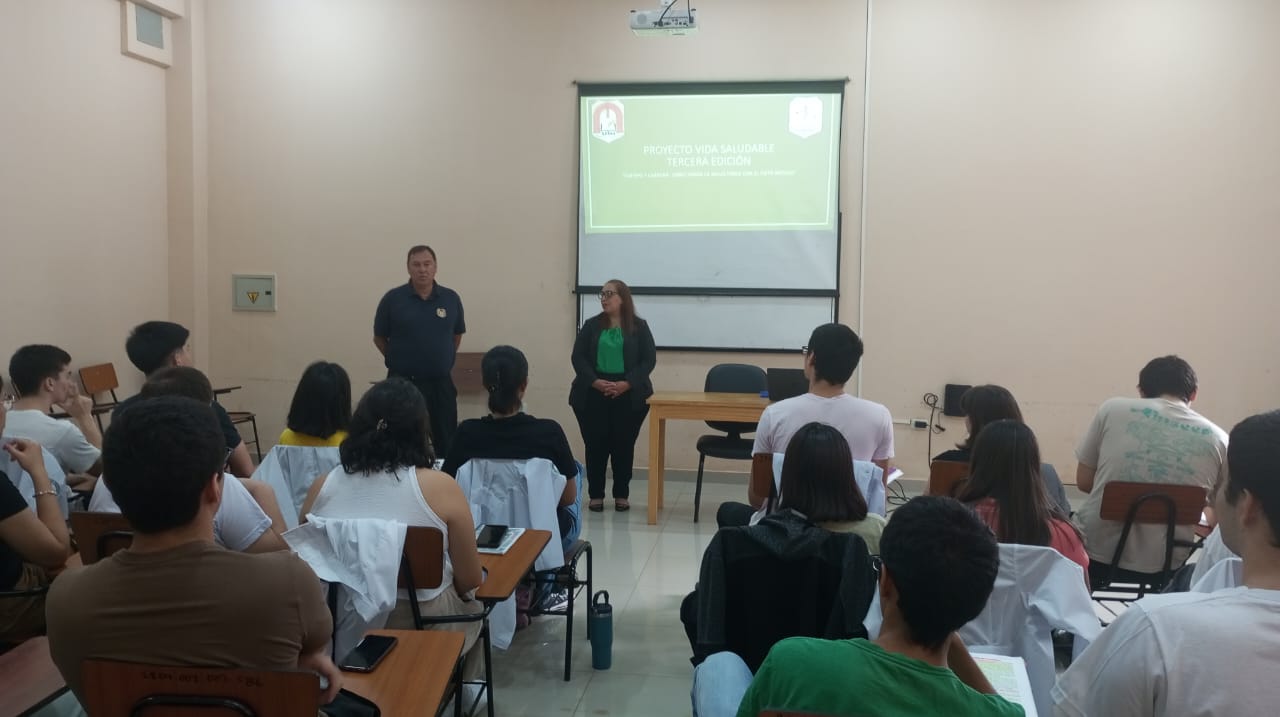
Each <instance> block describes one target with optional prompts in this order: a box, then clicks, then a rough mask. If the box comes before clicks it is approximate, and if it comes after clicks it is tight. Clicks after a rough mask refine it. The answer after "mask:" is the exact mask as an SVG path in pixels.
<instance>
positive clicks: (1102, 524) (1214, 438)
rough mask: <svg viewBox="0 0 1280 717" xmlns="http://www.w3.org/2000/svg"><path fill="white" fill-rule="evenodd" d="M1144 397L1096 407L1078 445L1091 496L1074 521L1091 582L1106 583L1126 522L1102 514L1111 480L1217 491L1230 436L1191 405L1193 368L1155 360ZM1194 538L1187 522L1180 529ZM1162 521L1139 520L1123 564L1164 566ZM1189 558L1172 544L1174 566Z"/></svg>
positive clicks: (1084, 487)
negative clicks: (1143, 522) (1086, 554)
mask: <svg viewBox="0 0 1280 717" xmlns="http://www.w3.org/2000/svg"><path fill="white" fill-rule="evenodd" d="M1138 392H1139V393H1140V394H1141V396H1142V397H1141V398H1112V399H1109V400H1107V401H1106V402H1104V403H1103V404H1102V406H1100V407H1099V408H1098V413H1097V415H1096V416H1094V418H1093V422H1092V423H1091V424H1090V425H1089V430H1088V431H1087V432H1086V433H1085V435H1084V437H1083V438H1081V439H1080V445H1079V446H1078V447H1077V448H1076V459H1077V460H1078V461H1079V465H1078V467H1077V468H1076V486H1077V487H1078V488H1079V489H1080V490H1081V491H1084V492H1085V493H1088V494H1089V497H1088V498H1086V499H1085V501H1084V503H1083V504H1082V505H1081V506H1080V508H1079V510H1077V511H1076V514H1075V516H1074V520H1075V523H1076V525H1077V526H1078V527H1079V528H1080V532H1081V533H1083V534H1084V539H1085V547H1086V548H1087V549H1088V551H1089V561H1090V562H1089V580H1090V583H1091V584H1092V585H1094V586H1095V587H1097V586H1101V585H1105V584H1106V583H1107V576H1108V574H1109V573H1110V567H1111V566H1110V564H1111V562H1112V560H1114V559H1115V549H1116V545H1117V543H1119V541H1120V531H1121V529H1122V528H1123V523H1122V522H1120V521H1115V520H1102V518H1101V517H1100V516H1099V512H1100V510H1101V507H1102V494H1103V492H1104V489H1105V487H1106V485H1107V483H1110V482H1111V481H1129V482H1139V483H1176V484H1179V485H1196V486H1201V487H1203V488H1204V489H1205V490H1212V489H1213V486H1214V485H1215V484H1217V483H1218V481H1219V480H1220V479H1221V477H1222V473H1223V471H1224V470H1225V468H1226V462H1227V434H1226V432H1225V431H1223V430H1222V429H1221V428H1219V427H1217V426H1216V425H1214V424H1213V422H1212V421H1210V420H1209V419H1207V418H1205V417H1204V416H1201V415H1200V414H1198V413H1196V412H1195V411H1193V410H1191V406H1190V403H1191V402H1192V401H1194V400H1195V398H1196V373H1195V371H1193V370H1192V368H1191V366H1190V364H1188V363H1187V362H1186V361H1184V360H1182V359H1181V358H1178V357H1177V356H1162V357H1160V358H1156V359H1152V360H1151V361H1150V362H1148V363H1147V365H1146V366H1145V367H1143V369H1142V371H1141V373H1139V374H1138ZM1175 537H1176V538H1178V539H1180V540H1185V541H1191V540H1193V539H1194V537H1193V536H1192V534H1191V529H1190V528H1180V529H1179V530H1178V532H1177V533H1176V534H1175ZM1164 550H1165V527H1164V526H1163V525H1135V526H1133V529H1132V530H1131V531H1130V532H1129V538H1128V541H1127V542H1126V543H1125V550H1124V554H1123V555H1122V556H1121V557H1120V564H1119V566H1118V567H1120V568H1121V569H1124V570H1135V571H1138V572H1143V573H1150V572H1156V571H1158V570H1160V569H1161V568H1162V567H1163V564H1164ZM1185 559H1186V550H1185V549H1177V548H1175V549H1174V555H1173V564H1174V565H1175V566H1176V565H1179V564H1180V563H1181V562H1182V561H1183V560H1185Z"/></svg>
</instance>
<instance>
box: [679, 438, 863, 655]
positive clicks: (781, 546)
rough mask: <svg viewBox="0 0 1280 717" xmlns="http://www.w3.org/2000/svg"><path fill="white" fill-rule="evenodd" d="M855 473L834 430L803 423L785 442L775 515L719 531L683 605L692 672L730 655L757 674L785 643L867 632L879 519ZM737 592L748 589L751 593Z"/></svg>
mask: <svg viewBox="0 0 1280 717" xmlns="http://www.w3.org/2000/svg"><path fill="white" fill-rule="evenodd" d="M852 470H853V459H851V458H850V457H849V445H848V442H847V441H845V439H844V436H842V435H841V434H840V432H839V431H837V430H836V429H835V428H833V427H831V426H828V425H825V424H822V423H809V424H806V425H805V426H803V427H801V428H800V430H798V431H796V433H795V435H794V436H792V437H791V442H790V443H788V444H787V450H786V453H785V454H784V456H783V464H782V477H781V480H782V489H781V495H780V497H779V499H778V500H779V503H778V508H777V509H776V510H774V511H773V512H771V513H769V514H768V515H767V516H765V517H764V518H762V519H761V520H760V521H759V522H758V523H756V524H755V525H751V526H739V527H734V528H726V529H722V530H720V531H719V532H718V533H716V535H715V536H714V537H713V538H712V540H711V543H710V544H709V545H708V546H707V549H706V551H705V552H704V553H703V556H702V567H701V570H700V572H699V577H698V585H697V587H696V588H695V589H694V591H693V592H692V593H690V594H689V595H688V596H687V597H685V599H684V601H683V602H682V603H681V605H680V620H681V622H682V623H684V627H685V633H686V634H687V635H688V637H689V642H690V644H691V646H692V648H693V653H694V656H693V662H694V664H698V663H699V662H701V661H702V660H703V659H704V658H705V657H706V656H708V655H711V654H714V653H715V652H718V651H722V650H731V651H733V652H735V653H737V654H738V655H739V656H741V657H742V659H743V660H744V661H745V662H746V664H747V665H748V666H749V667H751V668H754V667H757V666H758V665H759V664H760V662H761V661H763V660H764V657H765V655H766V654H767V653H768V651H769V648H770V647H772V646H773V645H774V643H776V642H777V641H778V640H779V639H781V638H783V637H793V636H796V635H809V636H820V637H821V636H825V637H851V636H854V635H865V634H866V632H865V630H864V629H863V627H862V617H863V616H864V615H866V613H867V608H868V607H869V605H870V604H871V600H872V597H873V594H874V593H873V589H872V588H873V585H872V583H873V582H874V578H873V577H872V576H873V575H874V569H873V568H872V567H871V556H870V554H869V552H870V545H869V544H870V543H874V544H875V546H876V551H877V552H878V550H879V544H880V531H881V529H882V528H883V526H884V519H883V518H881V517H880V516H878V515H875V514H868V513H867V504H866V501H865V500H863V498H862V495H861V494H860V493H859V492H858V487H857V485H856V484H854V482H853V481H851V480H849V476H850V475H851V473H852ZM766 573H767V574H766ZM784 575H785V577H783V576H784ZM744 576H745V577H744ZM770 576H772V578H773V579H769V577H770ZM735 585H737V586H739V588H740V587H742V586H743V585H747V586H750V587H751V589H750V595H747V596H743V595H740V594H738V593H739V592H740V590H739V589H736V588H735V587H734V586H735ZM846 618H847V619H846ZM744 622H750V625H749V626H747V625H744V624H743V623H744ZM850 626H852V627H850Z"/></svg>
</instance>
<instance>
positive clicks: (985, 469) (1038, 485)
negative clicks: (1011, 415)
mask: <svg viewBox="0 0 1280 717" xmlns="http://www.w3.org/2000/svg"><path fill="white" fill-rule="evenodd" d="M958 497H959V500H960V502H962V503H974V502H977V501H979V500H982V499H983V498H992V499H994V500H995V502H996V506H997V507H998V510H999V513H1000V520H999V525H998V526H997V529H996V531H995V533H996V539H997V540H999V541H1000V542H1001V543H1018V544H1020V545H1048V544H1049V541H1050V539H1051V537H1052V533H1051V531H1050V519H1052V518H1058V519H1061V520H1065V519H1066V518H1065V516H1062V515H1060V514H1058V513H1057V511H1056V509H1055V508H1054V507H1053V503H1051V502H1050V501H1049V494H1048V493H1046V492H1045V489H1044V481H1043V480H1041V478H1040V446H1039V444H1037V443H1036V434H1034V433H1032V432H1031V429H1030V428H1028V427H1027V425H1026V424H1025V423H1022V422H1020V421H1012V420H1002V421H995V422H993V423H989V424H987V427H986V428H983V429H982V432H981V433H979V434H978V439H977V440H976V441H975V442H974V446H973V451H972V452H971V453H970V455H969V479H968V481H966V482H965V484H964V485H963V486H962V487H961V489H960V495H959V496H958Z"/></svg>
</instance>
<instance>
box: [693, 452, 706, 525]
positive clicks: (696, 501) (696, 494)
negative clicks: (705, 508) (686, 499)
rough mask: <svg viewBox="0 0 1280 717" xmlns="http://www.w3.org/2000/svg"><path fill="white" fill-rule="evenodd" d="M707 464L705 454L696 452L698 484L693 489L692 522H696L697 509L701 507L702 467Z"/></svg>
mask: <svg viewBox="0 0 1280 717" xmlns="http://www.w3.org/2000/svg"><path fill="white" fill-rule="evenodd" d="M706 464H707V454H706V453H702V452H699V453H698V485H697V487H696V488H694V490H693V522H695V523H696V522H698V511H699V509H700V508H701V507H702V467H703V466H705V465H706Z"/></svg>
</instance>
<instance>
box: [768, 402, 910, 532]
mask: <svg viewBox="0 0 1280 717" xmlns="http://www.w3.org/2000/svg"><path fill="white" fill-rule="evenodd" d="M852 475H853V458H852V456H851V454H850V453H849V442H848V441H847V440H845V437H844V435H843V434H842V433H840V431H838V430H836V429H835V428H834V427H832V426H828V425H827V424H825V423H816V422H815V423H807V424H805V425H804V426H802V427H801V428H800V430H798V431H796V433H795V435H794V436H792V437H791V442H790V443H788V444H787V452H786V454H785V457H784V458H783V459H782V477H781V490H780V494H779V497H778V505H777V510H793V511H795V512H797V513H800V514H801V515H803V516H804V517H805V518H808V519H809V520H810V521H811V522H813V523H816V524H817V525H818V526H819V527H822V528H825V529H827V530H830V531H832V532H836V533H854V534H856V535H859V536H862V539H863V540H864V541H865V542H866V544H867V550H868V551H869V552H871V553H872V554H875V553H878V552H879V551H880V533H881V531H883V530H884V524H885V520H884V518H882V517H880V516H878V515H876V514H874V513H868V512H867V501H866V499H865V498H864V497H863V495H862V493H861V491H859V490H858V484H857V483H856V482H854V481H853V480H851V479H850V476H852Z"/></svg>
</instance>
